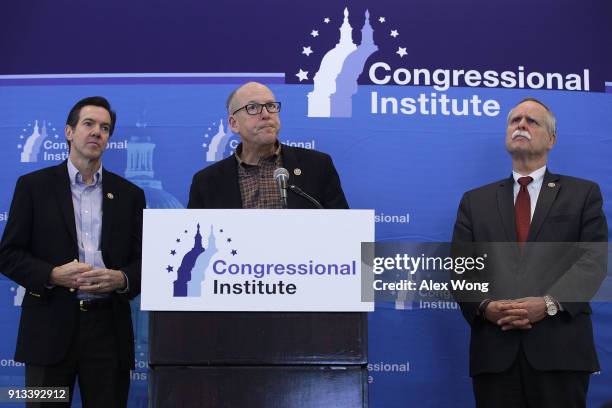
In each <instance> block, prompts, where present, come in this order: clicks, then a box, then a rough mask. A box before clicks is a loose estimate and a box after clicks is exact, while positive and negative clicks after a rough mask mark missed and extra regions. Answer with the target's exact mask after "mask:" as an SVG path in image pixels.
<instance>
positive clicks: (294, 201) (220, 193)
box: [187, 145, 348, 209]
mask: <svg viewBox="0 0 612 408" xmlns="http://www.w3.org/2000/svg"><path fill="white" fill-rule="evenodd" d="M281 154H282V161H283V166H284V167H285V168H286V169H287V170H288V171H289V181H288V184H294V185H296V186H297V187H299V188H301V189H302V191H304V192H305V193H307V194H309V195H310V196H312V197H313V198H315V199H316V200H317V201H318V202H319V203H321V205H322V206H323V208H328V209H343V208H348V203H347V202H346V198H345V197H344V192H343V191H342V187H341V186H340V178H339V177H338V172H337V171H336V168H335V167H334V164H333V163H332V159H331V157H330V156H329V155H327V154H325V153H321V152H317V151H315V150H308V149H302V148H300V147H291V146H287V145H282V147H281ZM287 194H288V195H287V207H288V208H316V207H315V206H314V204H312V203H311V202H310V201H308V200H307V199H305V198H303V197H301V196H298V195H296V194H294V193H292V192H291V191H288V192H287ZM187 207H188V208H242V198H241V196H240V185H239V184H238V162H237V160H236V157H235V156H234V155H231V156H230V157H227V158H225V159H223V160H221V161H219V162H217V163H215V164H212V165H210V166H208V167H206V168H205V169H203V170H200V171H199V172H197V173H196V174H195V175H194V176H193V181H192V183H191V189H190V191H189V204H188V205H187Z"/></svg>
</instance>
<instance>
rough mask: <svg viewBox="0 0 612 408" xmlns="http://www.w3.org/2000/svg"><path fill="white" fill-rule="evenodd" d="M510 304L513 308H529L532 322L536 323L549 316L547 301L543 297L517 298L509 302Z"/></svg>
mask: <svg viewBox="0 0 612 408" xmlns="http://www.w3.org/2000/svg"><path fill="white" fill-rule="evenodd" d="M508 305H509V306H510V307H511V308H513V309H524V310H527V319H528V320H529V323H531V324H535V323H537V322H539V321H540V320H542V319H543V318H545V317H546V316H547V314H546V302H544V298H542V297H526V298H521V299H516V300H513V301H510V302H508Z"/></svg>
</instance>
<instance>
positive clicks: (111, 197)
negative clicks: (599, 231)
mask: <svg viewBox="0 0 612 408" xmlns="http://www.w3.org/2000/svg"><path fill="white" fill-rule="evenodd" d="M549 185H550V184H549ZM106 197H107V198H108V199H109V200H112V199H113V198H115V196H114V195H113V193H106Z"/></svg>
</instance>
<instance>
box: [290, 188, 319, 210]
mask: <svg viewBox="0 0 612 408" xmlns="http://www.w3.org/2000/svg"><path fill="white" fill-rule="evenodd" d="M289 190H291V191H292V192H294V193H295V194H297V195H299V196H301V197H304V198H305V199H307V200H308V201H310V202H311V203H313V204H314V206H315V207H317V208H318V209H320V210H322V209H323V206H322V205H321V203H320V202H318V201H317V200H316V199H315V198H314V197H312V196H311V195H309V194H307V193H305V192H304V190H302V189H301V188H299V187H298V186H296V185H295V184H291V185H290V186H289Z"/></svg>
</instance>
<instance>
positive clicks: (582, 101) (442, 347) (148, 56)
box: [0, 0, 612, 407]
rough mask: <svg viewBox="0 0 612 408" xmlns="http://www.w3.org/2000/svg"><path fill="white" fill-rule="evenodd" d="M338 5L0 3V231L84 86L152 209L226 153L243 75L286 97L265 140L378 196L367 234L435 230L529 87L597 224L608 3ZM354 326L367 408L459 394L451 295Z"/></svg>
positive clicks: (14, 290)
mask: <svg viewBox="0 0 612 408" xmlns="http://www.w3.org/2000/svg"><path fill="white" fill-rule="evenodd" d="M346 6H347V4H345V3H341V2H337V1H327V2H318V1H315V2H304V3H294V2H281V1H274V0H263V1H259V2H257V3H250V2H241V1H238V2H233V3H224V4H221V3H206V4H203V3H202V2H201V1H195V0H193V1H185V0H183V1H177V2H173V3H172V4H171V3H169V2H163V1H144V0H138V1H130V2H119V1H107V2H104V3H102V4H88V5H87V8H84V7H83V6H82V5H81V3H80V2H77V1H64V2H47V1H42V0H40V1H32V2H27V4H25V3H24V2H17V1H9V2H6V3H5V5H4V10H3V13H2V14H1V15H0V55H1V58H0V166H1V169H2V171H1V172H0V183H1V186H2V190H1V191H0V231H1V230H3V228H4V225H5V222H6V218H7V217H8V208H9V206H10V200H11V197H12V191H13V187H14V184H15V181H16V179H17V177H18V176H19V175H21V174H24V173H27V172H30V171H33V170H36V169H39V168H42V167H46V166H49V165H53V164H56V163H58V162H60V161H61V160H63V159H64V158H65V156H66V154H67V149H66V146H65V143H64V134H63V127H64V123H65V118H66V115H67V112H68V110H69V109H70V107H71V106H72V105H73V103H74V102H75V101H76V100H78V99H80V98H82V97H85V96H89V95H97V94H99V95H104V96H106V97H107V98H108V99H109V100H110V101H111V103H112V104H113V107H114V108H115V109H116V110H117V112H118V124H117V128H116V130H115V134H114V135H113V136H112V138H111V142H112V143H111V146H110V148H109V151H108V152H107V153H106V154H105V156H104V166H105V167H107V168H108V169H110V170H112V171H114V172H116V173H119V174H122V175H124V176H126V177H127V178H129V179H131V180H133V181H134V182H136V183H137V184H139V185H141V186H142V187H143V188H144V189H145V192H146V195H147V205H148V206H149V207H150V208H180V207H182V206H185V205H186V202H187V195H188V191H189V185H190V182H191V177H192V175H193V174H194V173H195V172H196V171H197V170H199V169H201V168H202V167H205V166H208V165H209V164H211V163H213V162H215V161H217V160H219V159H221V158H223V157H226V156H227V155H229V154H231V152H232V151H233V149H234V148H235V146H236V144H237V140H238V138H237V137H236V135H233V134H231V132H229V131H228V129H227V126H226V125H227V124H226V113H225V109H224V105H225V99H226V98H227V95H228V94H229V92H231V90H233V89H234V87H235V86H236V85H237V84H240V83H243V82H245V81H247V80H253V79H254V80H258V81H261V82H264V83H267V84H269V85H270V86H271V88H272V89H273V91H274V92H275V94H276V97H277V99H278V100H279V101H282V102H283V112H282V114H281V118H282V124H283V129H282V131H281V140H282V141H284V142H286V143H289V144H295V145H300V146H304V147H309V148H315V149H317V150H321V151H324V152H327V153H330V154H331V155H332V157H333V159H334V162H335V164H336V166H337V168H338V171H339V173H340V175H341V180H342V184H343V188H344V190H345V192H346V195H347V198H348V201H349V203H350V205H351V207H353V208H375V210H376V215H377V225H376V237H377V240H379V241H391V240H409V241H432V242H435V241H448V240H449V239H450V236H451V232H452V226H453V222H454V219H455V214H456V209H457V205H458V203H459V199H460V198H461V195H462V193H463V192H464V191H466V190H468V189H471V188H474V187H477V186H479V185H482V184H485V183H488V182H491V181H494V180H497V179H500V178H503V177H506V176H508V175H509V174H510V170H511V163H510V159H509V157H508V155H507V153H506V152H505V149H504V132H505V120H506V115H507V113H508V111H509V109H510V108H511V107H512V106H514V105H515V104H516V103H517V102H518V101H519V100H521V99H522V98H524V97H527V96H533V97H536V98H538V99H541V100H542V101H544V102H545V103H547V104H548V105H549V106H550V107H551V109H552V110H553V111H554V112H555V113H556V115H557V119H558V134H559V136H558V142H557V145H556V146H555V148H554V149H553V151H552V154H551V157H550V161H549V168H550V169H551V170H552V171H554V172H558V173H562V174H570V175H574V176H578V177H584V178H589V179H592V180H595V181H597V182H598V183H599V184H600V186H601V188H602V191H603V194H604V200H605V212H606V215H607V217H608V219H609V220H612V217H611V208H612V207H611V205H610V202H611V201H612V182H611V181H612V180H611V174H612V164H611V163H612V161H611V160H610V156H611V153H612V135H611V133H610V132H611V131H610V129H612V55H610V49H612V26H610V24H609V21H612V5H611V4H610V2H609V1H607V0H594V1H591V2H587V3H585V4H578V3H576V2H574V1H569V0H561V1H559V0H555V1H553V0H541V1H539V2H537V3H534V2H532V1H528V0H518V1H513V2H501V3H499V2H498V3H494V4H493V3H491V2H488V1H485V0H475V1H470V2H455V1H448V0H447V1H444V0H436V1H427V2H426V1H420V0H409V1H407V2H403V3H402V4H398V3H397V2H392V1H389V0H383V1H376V2H368V1H355V2H351V3H350V5H348V7H347V8H346V10H345V7H346ZM366 10H367V12H366ZM91 73H93V74H91ZM84 74H91V75H84ZM606 81H607V82H606ZM309 94H310V96H309ZM432 101H433V102H432ZM606 284H607V285H610V284H611V283H610V278H609V277H608V280H607V282H606ZM21 295H22V292H21V290H20V288H18V287H17V286H16V285H15V284H14V283H12V282H11V281H8V280H7V279H5V278H4V277H1V278H0V308H1V309H0V313H1V314H0V316H1V317H0V330H1V331H2V333H3V334H4V335H3V336H2V337H1V338H0V386H8V385H18V384H22V381H23V367H22V366H21V365H20V364H19V363H16V362H14V361H13V360H12V355H13V350H14V344H15V337H16V328H17V324H18V319H19V307H18V305H19V304H20V296H21ZM137 305H138V304H137V302H135V303H134V309H136V310H135V312H134V316H133V317H134V319H135V324H136V331H137V333H136V334H137V340H136V343H137V344H136V346H137V362H136V364H137V369H136V370H135V371H134V373H133V374H132V383H133V385H132V389H131V395H130V406H135V407H136V406H146V404H147V393H146V381H147V363H146V362H147V359H148V356H147V348H148V344H147V316H146V314H145V313H142V312H138V311H137ZM593 306H594V315H593V319H594V330H595V335H596V344H597V348H598V353H599V357H600V360H601V365H602V372H601V373H597V374H595V375H594V376H592V381H591V387H590V390H589V406H600V405H601V404H603V403H604V402H605V401H608V400H612V391H611V390H612V373H610V370H611V369H612V348H611V344H612V305H610V304H609V303H596V304H594V305H593ZM369 320H370V327H369V333H370V338H369V352H370V365H369V370H370V383H371V384H370V388H369V391H370V402H371V404H372V406H374V407H405V406H420V407H440V406H457V407H460V406H465V407H469V406H472V405H473V398H472V394H471V384H470V381H469V377H468V375H467V372H468V361H467V348H468V340H469V331H468V327H467V324H466V323H465V322H464V321H463V319H462V317H461V316H460V313H459V312H458V310H457V308H456V304H454V303H453V302H437V299H436V300H434V299H429V298H428V294H427V293H420V294H418V295H417V296H416V297H415V298H413V299H405V300H404V299H398V301H397V302H395V303H394V304H389V303H385V304H379V305H377V310H376V312H375V313H372V314H371V315H370V319H369Z"/></svg>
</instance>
